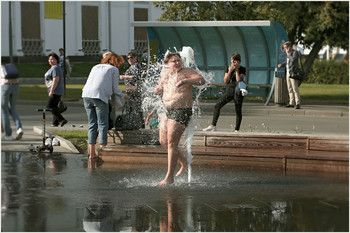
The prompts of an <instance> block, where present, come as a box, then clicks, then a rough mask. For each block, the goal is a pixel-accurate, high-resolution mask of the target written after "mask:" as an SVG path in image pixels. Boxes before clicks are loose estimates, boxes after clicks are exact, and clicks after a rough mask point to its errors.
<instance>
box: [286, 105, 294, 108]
mask: <svg viewBox="0 0 350 233" xmlns="http://www.w3.org/2000/svg"><path fill="white" fill-rule="evenodd" d="M284 107H285V108H294V105H291V104H287V105H285V106H284Z"/></svg>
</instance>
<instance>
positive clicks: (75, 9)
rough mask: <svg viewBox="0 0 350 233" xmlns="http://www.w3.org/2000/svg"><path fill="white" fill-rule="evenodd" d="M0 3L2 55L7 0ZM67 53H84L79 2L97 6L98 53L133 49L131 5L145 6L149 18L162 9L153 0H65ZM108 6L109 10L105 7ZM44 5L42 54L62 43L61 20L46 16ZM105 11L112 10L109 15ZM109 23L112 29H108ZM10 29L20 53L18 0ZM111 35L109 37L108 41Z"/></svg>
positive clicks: (6, 53) (5, 48)
mask: <svg viewBox="0 0 350 233" xmlns="http://www.w3.org/2000/svg"><path fill="white" fill-rule="evenodd" d="M0 4H1V56H9V55H10V53H9V36H8V30H9V2H8V1H0ZM65 4H66V54H67V55H68V56H83V55H84V54H83V52H82V12H81V7H82V5H91V6H98V7H99V33H98V34H99V39H100V40H101V51H100V52H101V54H102V53H104V52H105V51H107V50H112V51H114V52H116V53H118V54H122V55H125V54H127V53H128V52H129V51H130V50H132V49H134V28H133V27H131V23H132V22H133V19H134V8H146V9H148V18H149V20H150V21H154V20H157V19H158V18H159V17H160V16H161V13H162V12H161V10H159V9H157V8H155V7H154V6H153V4H152V2H146V1H140V2H138V1H136V2H133V1H123V2H121V1H110V2H109V3H108V2H106V1H84V2H80V1H66V2H65ZM109 6H110V8H111V9H110V11H109V10H108V7H109ZM44 7H45V5H44V2H43V1H42V2H40V18H41V39H42V40H43V51H42V53H43V54H44V55H48V54H49V53H51V52H55V53H58V50H59V48H61V47H63V34H62V31H63V20H62V19H46V18H45V15H44V14H45V8H44ZM108 12H111V16H110V18H109V16H108ZM109 23H110V24H111V25H110V28H111V32H109ZM12 31H13V37H12V41H13V55H14V56H23V53H22V52H21V51H22V32H21V2H20V1H13V2H12ZM109 38H111V41H109Z"/></svg>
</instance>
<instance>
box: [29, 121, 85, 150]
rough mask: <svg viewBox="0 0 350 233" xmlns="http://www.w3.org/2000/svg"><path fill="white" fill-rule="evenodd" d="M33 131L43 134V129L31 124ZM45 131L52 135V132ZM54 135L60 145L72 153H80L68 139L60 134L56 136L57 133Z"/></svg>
mask: <svg viewBox="0 0 350 233" xmlns="http://www.w3.org/2000/svg"><path fill="white" fill-rule="evenodd" d="M33 131H34V132H35V133H37V134H39V135H42V134H43V130H42V129H41V128H40V127H38V126H33ZM46 133H47V134H48V135H50V136H52V135H54V134H53V133H51V132H49V131H46ZM55 137H56V138H57V139H58V140H59V141H60V146H62V147H64V148H66V149H68V150H70V151H71V152H72V153H74V154H80V152H79V151H78V150H77V148H75V146H74V145H73V144H72V143H71V142H70V141H68V140H66V139H64V138H62V137H60V136H57V135H55Z"/></svg>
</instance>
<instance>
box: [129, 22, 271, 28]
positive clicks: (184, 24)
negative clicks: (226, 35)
mask: <svg viewBox="0 0 350 233" xmlns="http://www.w3.org/2000/svg"><path fill="white" fill-rule="evenodd" d="M131 26H133V27H241V26H253V27H254V26H255V27H258V26H271V21H270V20H252V21H136V22H132V23H131Z"/></svg>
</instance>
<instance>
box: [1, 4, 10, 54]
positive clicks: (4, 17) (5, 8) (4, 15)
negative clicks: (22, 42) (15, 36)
mask: <svg viewBox="0 0 350 233" xmlns="http://www.w3.org/2000/svg"><path fill="white" fill-rule="evenodd" d="M0 5H1V55H2V56H8V55H9V54H10V52H9V44H10V43H9V35H8V34H9V24H8V23H6V22H8V18H9V13H8V12H9V4H8V2H1V1H0Z"/></svg>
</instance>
